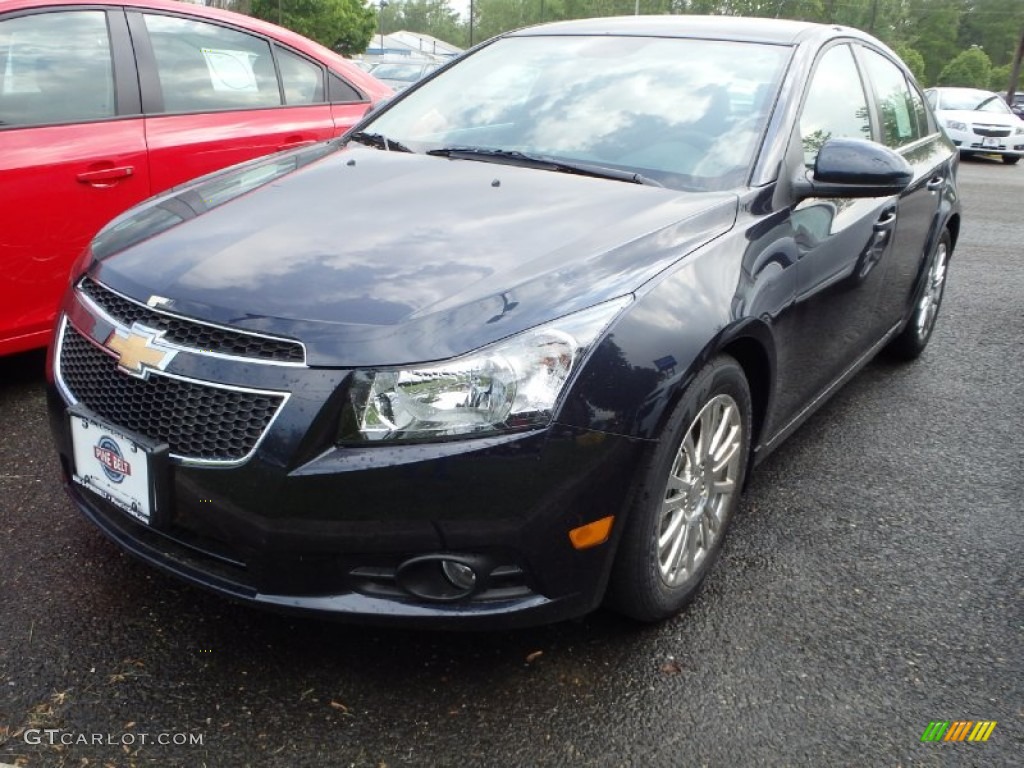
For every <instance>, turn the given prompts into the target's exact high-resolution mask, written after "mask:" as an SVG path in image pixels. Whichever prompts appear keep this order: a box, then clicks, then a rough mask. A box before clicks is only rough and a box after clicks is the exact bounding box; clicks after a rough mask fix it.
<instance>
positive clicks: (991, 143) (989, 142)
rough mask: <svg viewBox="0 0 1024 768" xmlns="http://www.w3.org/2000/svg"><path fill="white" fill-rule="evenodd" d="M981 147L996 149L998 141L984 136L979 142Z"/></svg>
mask: <svg viewBox="0 0 1024 768" xmlns="http://www.w3.org/2000/svg"><path fill="white" fill-rule="evenodd" d="M981 146H983V147H998V146H999V139H994V138H992V137H991V136H986V137H985V138H983V139H982V140H981Z"/></svg>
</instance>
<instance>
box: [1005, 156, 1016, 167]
mask: <svg viewBox="0 0 1024 768" xmlns="http://www.w3.org/2000/svg"><path fill="white" fill-rule="evenodd" d="M1003 162H1004V163H1006V164H1007V165H1016V164H1017V163H1019V162H1020V155H1003Z"/></svg>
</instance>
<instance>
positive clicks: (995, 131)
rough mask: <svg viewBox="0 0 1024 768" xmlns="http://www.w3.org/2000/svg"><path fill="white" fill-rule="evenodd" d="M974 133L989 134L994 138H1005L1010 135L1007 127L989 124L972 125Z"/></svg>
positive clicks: (979, 134)
mask: <svg viewBox="0 0 1024 768" xmlns="http://www.w3.org/2000/svg"><path fill="white" fill-rule="evenodd" d="M972 128H974V133H975V134H977V135H978V136H990V137H992V138H996V139H1005V138H1006V137H1007V136H1009V135H1010V129H1009V128H1002V127H996V126H989V125H973V126H972Z"/></svg>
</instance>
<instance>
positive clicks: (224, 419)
mask: <svg viewBox="0 0 1024 768" xmlns="http://www.w3.org/2000/svg"><path fill="white" fill-rule="evenodd" d="M59 361H60V362H59V365H60V367H59V371H58V373H59V377H60V381H61V383H62V384H63V386H64V387H65V388H66V389H67V391H68V393H69V394H70V395H71V396H72V397H74V398H75V400H76V401H77V402H79V403H82V404H83V405H85V406H86V407H88V408H89V409H90V410H92V411H94V412H95V413H96V414H97V415H99V416H101V417H102V418H104V419H106V420H108V421H110V422H111V424H113V425H116V426H119V427H122V428H124V429H126V430H129V431H132V432H135V433H137V434H139V435H142V436H145V437H148V438H150V439H152V440H156V441H161V442H166V443H167V444H168V446H170V450H171V454H172V455H174V456H177V457H178V458H183V459H192V460H199V461H209V462H237V461H241V460H243V459H245V458H246V457H247V456H248V455H249V454H250V453H251V452H252V451H253V450H255V448H256V444H257V443H258V442H259V440H260V438H261V437H262V436H263V433H264V432H265V431H266V430H267V428H268V427H269V426H270V422H271V421H272V420H273V418H274V416H275V414H276V413H277V411H278V409H279V408H280V407H281V405H282V404H283V403H284V400H285V396H284V395H280V394H272V393H261V392H251V391H246V390H236V389H226V388H223V387H219V386H213V385H208V384H202V383H198V382H193V381H187V380H184V379H178V378H173V377H170V376H166V375H160V374H156V373H151V374H150V376H149V377H148V378H147V379H137V378H135V377H133V376H128V375H126V374H124V373H122V372H121V371H119V370H118V367H117V361H116V360H114V358H112V357H110V356H109V355H107V354H106V353H104V352H103V351H102V350H101V349H99V348H98V347H97V346H96V345H94V344H93V343H92V342H91V341H89V340H87V339H86V338H85V337H84V336H82V335H81V334H79V333H78V332H77V331H76V330H75V329H74V328H72V327H71V325H70V324H66V325H65V329H64V334H63V336H62V339H61V348H60V358H59Z"/></svg>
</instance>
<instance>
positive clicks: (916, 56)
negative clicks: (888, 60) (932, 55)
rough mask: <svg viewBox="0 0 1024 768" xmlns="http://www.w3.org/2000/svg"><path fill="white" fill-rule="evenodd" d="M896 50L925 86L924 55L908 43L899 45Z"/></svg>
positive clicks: (919, 81)
mask: <svg viewBox="0 0 1024 768" xmlns="http://www.w3.org/2000/svg"><path fill="white" fill-rule="evenodd" d="M895 50H896V54H897V55H898V56H899V57H900V58H901V59H903V63H904V64H906V65H907V67H908V68H909V69H910V71H911V72H913V73H914V77H916V78H917V81H918V83H920V84H921V85H922V86H923V85H924V83H925V79H924V77H925V66H924V56H922V55H921V54H920V53H919V52H918V51H916V50H915V49H913V48H911V47H910V46H909V45H906V44H904V45H897V46H896V49H895Z"/></svg>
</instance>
